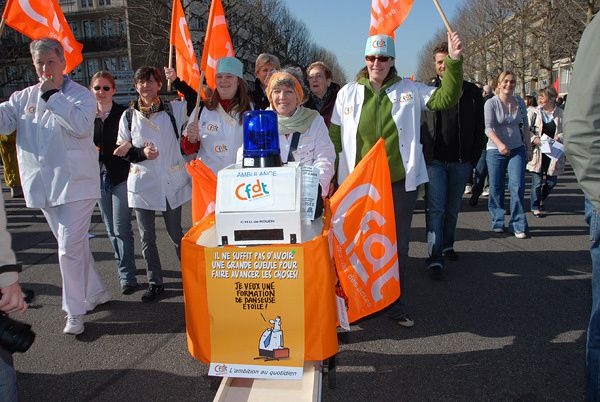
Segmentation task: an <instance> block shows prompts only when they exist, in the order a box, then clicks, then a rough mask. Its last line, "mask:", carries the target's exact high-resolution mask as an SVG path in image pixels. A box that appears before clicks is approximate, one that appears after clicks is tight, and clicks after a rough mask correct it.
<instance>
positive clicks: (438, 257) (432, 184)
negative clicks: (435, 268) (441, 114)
mask: <svg viewBox="0 0 600 402" xmlns="http://www.w3.org/2000/svg"><path fill="white" fill-rule="evenodd" d="M471 171H472V167H471V163H470V162H465V163H459V162H441V161H436V160H434V161H433V162H432V163H431V164H429V165H427V175H428V176H429V183H428V184H427V196H426V201H427V209H426V215H425V221H426V225H427V248H428V251H429V257H430V258H429V264H432V263H443V257H442V251H446V250H450V249H453V248H454V234H455V232H456V223H457V222H458V213H459V212H460V204H461V201H462V196H463V189H464V188H465V184H466V182H467V178H468V177H469V174H470V173H471Z"/></svg>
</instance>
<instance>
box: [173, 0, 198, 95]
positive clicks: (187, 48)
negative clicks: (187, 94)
mask: <svg viewBox="0 0 600 402" xmlns="http://www.w3.org/2000/svg"><path fill="white" fill-rule="evenodd" d="M169 44H170V45H173V47H175V65H176V70H177V76H178V77H179V79H181V80H182V81H185V82H187V83H188V85H189V86H191V87H192V88H194V89H196V90H198V88H200V69H199V68H198V60H197V59H196V52H194V45H193V44H192V39H191V36H190V30H189V29H188V24H187V22H186V20H185V14H184V13H183V7H182V6H181V1H180V0H173V13H172V14H171V36H170V38H169Z"/></svg>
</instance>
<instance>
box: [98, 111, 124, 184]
mask: <svg viewBox="0 0 600 402" xmlns="http://www.w3.org/2000/svg"><path fill="white" fill-rule="evenodd" d="M126 109H127V108H126V107H125V106H121V105H119V104H118V103H115V102H113V105H112V108H111V109H110V113H109V114H108V116H107V117H106V119H104V121H102V120H101V119H99V118H96V120H94V144H96V147H97V148H98V150H99V159H100V162H102V163H103V164H104V166H106V170H107V171H108V178H109V179H110V182H111V183H112V185H113V186H116V185H117V184H120V183H122V182H124V181H125V180H127V175H128V174H129V162H128V161H126V160H124V159H123V158H120V157H118V156H115V155H113V151H114V150H115V148H116V147H117V135H118V133H119V121H120V120H121V115H122V114H123V112H124V111H125V110H126Z"/></svg>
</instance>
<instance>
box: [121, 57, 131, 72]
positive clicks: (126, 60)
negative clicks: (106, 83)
mask: <svg viewBox="0 0 600 402" xmlns="http://www.w3.org/2000/svg"><path fill="white" fill-rule="evenodd" d="M119 62H120V63H119V64H120V67H121V68H120V70H122V71H127V70H129V69H130V67H129V58H127V57H120V58H119Z"/></svg>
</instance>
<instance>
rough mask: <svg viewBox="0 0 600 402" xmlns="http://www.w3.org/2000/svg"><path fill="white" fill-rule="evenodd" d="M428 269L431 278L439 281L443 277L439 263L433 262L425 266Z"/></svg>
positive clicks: (442, 270)
mask: <svg viewBox="0 0 600 402" xmlns="http://www.w3.org/2000/svg"><path fill="white" fill-rule="evenodd" d="M427 268H428V269H429V275H430V276H431V279H434V280H437V281H441V280H442V279H444V269H443V268H442V265H441V264H440V263H433V264H431V265H429V266H428V267H427Z"/></svg>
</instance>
